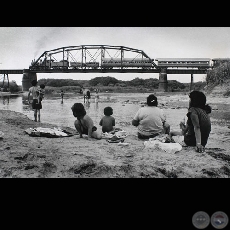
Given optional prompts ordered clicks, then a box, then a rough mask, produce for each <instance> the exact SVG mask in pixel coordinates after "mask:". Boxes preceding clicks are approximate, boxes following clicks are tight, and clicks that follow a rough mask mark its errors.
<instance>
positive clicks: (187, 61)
mask: <svg viewBox="0 0 230 230" xmlns="http://www.w3.org/2000/svg"><path fill="white" fill-rule="evenodd" d="M210 60H211V59H209V58H158V59H155V61H157V62H158V66H159V67H165V68H198V69H208V68H210Z"/></svg>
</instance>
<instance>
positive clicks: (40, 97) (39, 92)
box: [36, 84, 46, 122]
mask: <svg viewBox="0 0 230 230" xmlns="http://www.w3.org/2000/svg"><path fill="white" fill-rule="evenodd" d="M45 87H46V86H45V85H44V84H41V85H40V89H38V90H37V96H38V103H37V105H36V107H37V115H38V122H40V120H41V111H40V110H41V109H42V100H43V98H44V95H45Z"/></svg>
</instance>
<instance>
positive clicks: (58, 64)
mask: <svg viewBox="0 0 230 230" xmlns="http://www.w3.org/2000/svg"><path fill="white" fill-rule="evenodd" d="M68 67H69V62H68V61H67V60H61V61H59V62H55V61H53V62H51V63H50V68H51V69H68Z"/></svg>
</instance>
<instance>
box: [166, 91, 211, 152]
mask: <svg viewBox="0 0 230 230" xmlns="http://www.w3.org/2000/svg"><path fill="white" fill-rule="evenodd" d="M211 111H212V108H211V107H210V106H209V105H208V104H206V96H205V95H204V93H202V92H200V91H196V90H194V91H192V92H191V93H190V94H189V109H188V113H187V117H188V119H187V123H186V124H184V123H183V122H181V123H180V129H181V132H176V131H174V132H170V134H169V135H170V137H173V136H177V135H183V136H184V143H185V144H186V145H187V146H195V149H196V151H197V152H200V153H202V152H204V151H205V146H206V144H207V141H208V138H209V134H210V132H211V121H210V117H209V114H210V113H211Z"/></svg>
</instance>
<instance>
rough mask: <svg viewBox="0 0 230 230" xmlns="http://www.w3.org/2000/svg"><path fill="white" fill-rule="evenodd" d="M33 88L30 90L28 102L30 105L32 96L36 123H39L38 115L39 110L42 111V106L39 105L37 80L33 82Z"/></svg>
mask: <svg viewBox="0 0 230 230" xmlns="http://www.w3.org/2000/svg"><path fill="white" fill-rule="evenodd" d="M31 84H32V87H30V88H29V92H28V102H29V104H30V95H32V98H33V101H32V109H33V110H34V121H36V122H37V121H38V120H37V114H38V110H39V111H40V105H39V104H38V93H37V92H38V87H37V84H38V82H37V80H33V81H32V82H31ZM38 118H39V121H40V117H38Z"/></svg>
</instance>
